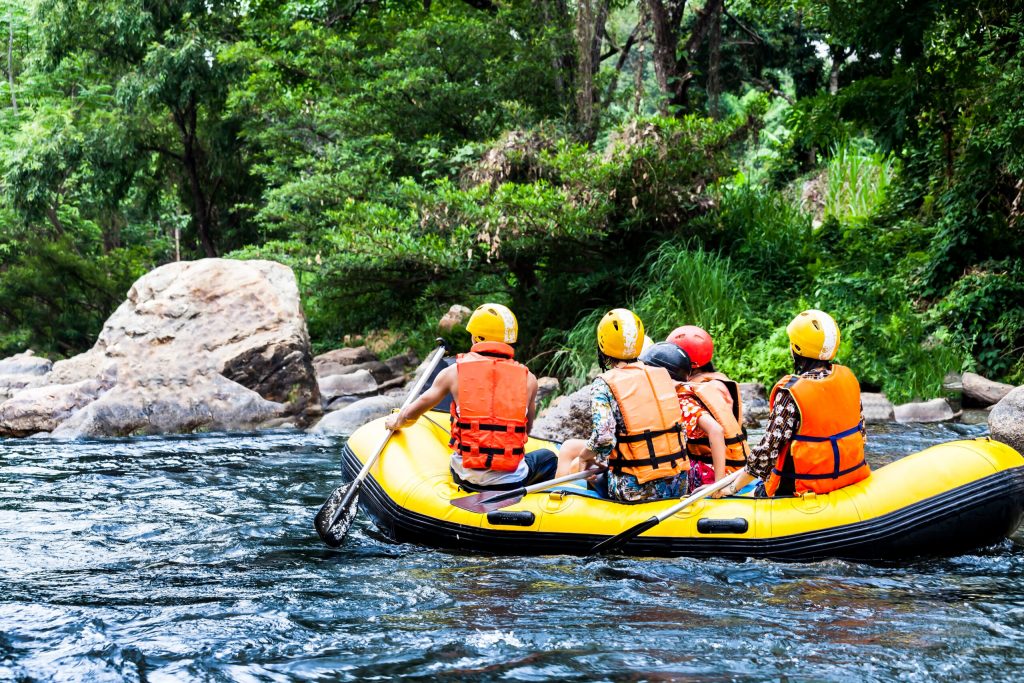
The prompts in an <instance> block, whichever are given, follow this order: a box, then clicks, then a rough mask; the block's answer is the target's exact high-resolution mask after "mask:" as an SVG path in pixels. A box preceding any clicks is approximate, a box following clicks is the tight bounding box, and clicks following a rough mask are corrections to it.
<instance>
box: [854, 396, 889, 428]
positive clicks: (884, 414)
mask: <svg viewBox="0 0 1024 683" xmlns="http://www.w3.org/2000/svg"><path fill="white" fill-rule="evenodd" d="M860 403H861V406H862V408H863V413H864V422H866V423H867V424H884V423H887V422H893V421H894V420H895V419H896V410H895V408H894V407H893V405H892V403H890V402H889V399H888V398H886V397H885V394H872V393H869V392H861V395H860Z"/></svg>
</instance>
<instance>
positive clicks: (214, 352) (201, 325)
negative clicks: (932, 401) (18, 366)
mask: <svg viewBox="0 0 1024 683" xmlns="http://www.w3.org/2000/svg"><path fill="white" fill-rule="evenodd" d="M46 380H47V382H48V383H49V384H51V385H76V384H79V383H81V382H85V381H87V380H96V381H99V382H100V383H101V384H103V383H105V382H108V383H109V384H110V385H111V387H112V388H111V389H110V390H109V391H106V392H105V393H103V394H101V395H98V396H97V397H96V398H95V400H94V401H93V402H91V403H89V404H88V405H86V406H78V405H77V404H76V407H77V408H78V412H75V413H73V414H71V415H70V416H67V419H66V420H64V421H63V422H62V423H61V424H60V425H59V426H58V427H57V428H55V429H53V433H54V436H110V435H123V434H135V433H163V432H187V431H193V430H195V429H221V428H223V429H235V428H245V427H249V426H252V425H256V424H260V423H262V422H265V421H266V420H268V419H271V418H273V417H278V416H281V415H282V414H283V415H285V416H288V415H293V416H295V418H296V420H297V421H299V422H304V423H308V421H309V420H310V419H312V418H314V417H316V416H318V415H319V414H320V412H321V408H320V395H319V391H318V389H317V384H316V377H315V375H314V373H313V364H312V359H311V355H310V351H309V335H308V333H307V332H306V321H305V317H304V316H303V313H302V307H301V303H300V301H299V292H298V287H297V286H296V282H295V275H294V273H292V271H291V269H290V268H288V267H286V266H283V265H281V264H279V263H273V262H271V261H235V260H229V259H203V260H200V261H190V262H178V263H171V264H168V265H165V266H162V267H160V268H157V269H155V270H153V271H151V272H150V273H148V274H146V275H144V276H143V277H141V278H139V280H137V281H136V282H135V284H134V285H132V287H131V289H130V290H129V291H128V297H127V300H126V301H124V302H123V303H122V304H121V305H120V306H119V307H118V309H117V310H116V311H115V312H114V313H113V315H111V316H110V318H108V319H107V322H106V323H105V324H104V326H103V330H102V332H100V335H99V338H98V339H97V341H96V344H95V345H94V346H93V348H92V349H90V350H89V351H87V352H86V353H83V354H80V355H78V356H75V357H74V358H69V359H67V360H64V361H59V362H57V363H54V364H53V368H52V370H51V372H50V373H49V374H48V375H47V376H46ZM50 391H58V390H56V389H50ZM20 393H21V392H19V394H16V395H15V396H14V397H12V398H11V399H9V400H8V401H7V402H5V403H4V404H3V405H0V411H5V413H4V414H5V415H6V419H7V420H8V421H9V422H10V423H11V424H15V423H17V424H19V425H21V426H23V427H28V423H27V422H26V420H28V419H29V418H30V417H31V414H32V413H31V410H30V409H29V406H30V405H31V403H30V402H28V401H26V402H24V403H22V402H21V400H20ZM31 396H32V395H29V398H31ZM19 406H20V407H21V408H19ZM19 409H23V410H25V411H26V412H24V414H18V410H19ZM55 415H59V416H62V417H63V415H62V414H60V413H59V412H56V413H55ZM22 418H25V419H22ZM19 420H20V421H19ZM50 423H51V420H48V419H43V418H42V417H41V416H40V417H39V419H38V420H37V424H36V427H38V429H36V431H48V427H49V425H50Z"/></svg>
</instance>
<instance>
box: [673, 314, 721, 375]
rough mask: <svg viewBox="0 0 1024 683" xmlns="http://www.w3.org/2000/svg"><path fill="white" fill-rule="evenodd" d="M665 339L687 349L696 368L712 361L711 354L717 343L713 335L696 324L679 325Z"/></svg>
mask: <svg viewBox="0 0 1024 683" xmlns="http://www.w3.org/2000/svg"><path fill="white" fill-rule="evenodd" d="M665 341H670V342H672V343H673V344H675V345H676V346H678V347H679V348H681V349H682V350H683V351H686V355H688V356H689V357H690V360H691V361H692V362H693V367H695V368H699V367H700V366H702V365H707V364H708V363H710V362H711V356H712V355H714V353H715V343H714V342H713V341H711V335H710V334H708V333H707V332H706V331H704V330H702V329H701V328H699V327H697V326H696V325H683V326H682V327H677V328H676V329H674V330H672V334H670V335H668V339H666V340H665Z"/></svg>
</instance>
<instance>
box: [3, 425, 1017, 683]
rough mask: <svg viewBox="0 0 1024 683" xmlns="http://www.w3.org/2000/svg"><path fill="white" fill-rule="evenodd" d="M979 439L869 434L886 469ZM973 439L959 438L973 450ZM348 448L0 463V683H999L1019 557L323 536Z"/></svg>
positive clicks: (70, 445)
mask: <svg viewBox="0 0 1024 683" xmlns="http://www.w3.org/2000/svg"><path fill="white" fill-rule="evenodd" d="M982 430H983V427H964V426H963V425H955V426H948V425H947V426H887V427H886V428H884V429H876V430H873V431H872V434H871V439H870V442H869V444H870V446H869V448H870V451H869V457H870V458H871V461H872V463H873V464H875V465H876V466H877V465H879V464H881V463H884V462H887V461H891V460H892V459H895V458H897V457H901V456H903V455H906V454H909V453H912V452H914V451H917V450H920V449H921V448H923V447H926V446H928V445H931V444H934V443H940V442H943V441H948V440H950V439H954V438H963V436H975V435H978V434H980V433H982ZM965 431H966V433H964V432H965ZM341 445H342V443H341V441H339V440H336V439H331V438H328V437H319V436H311V435H305V434H296V433H294V432H270V433H264V434H260V435H253V434H210V435H202V436H189V437H162V438H155V437H152V438H139V439H130V440H100V441H87V442H54V441H44V440H20V441H6V442H4V443H3V449H2V451H0V543H2V545H3V553H2V555H0V680H59V681H181V680H196V681H222V680H240V681H291V680H310V681H317V680H362V679H368V678H375V679H379V680H384V679H389V678H399V677H400V678H405V679H410V680H428V679H429V680H435V679H440V680H460V681H465V680H468V681H475V680H495V679H513V680H551V679H557V680H651V681H659V680H764V679H786V680H838V679H850V680H864V681H875V680H877V681H883V680H884V681H888V680H892V679H894V678H899V679H904V680H934V679H948V678H956V679H962V680H984V679H1005V678H1006V677H1007V674H1008V672H1013V671H1020V670H1021V669H1022V666H1024V578H1021V577H1022V575H1024V549H1022V548H1020V547H1018V546H1015V545H1013V544H1012V543H1010V542H1009V541H1007V542H1005V543H1004V544H1002V545H1000V546H998V547H997V548H994V549H991V550H988V551H986V552H983V553H980V554H978V555H973V556H968V557H961V558H954V559H948V560H927V561H920V562H915V563H904V564H900V565H891V566H890V565H884V564H883V565H873V566H869V565H857V564H850V563H846V562H839V561H828V562H818V563H812V564H777V563H771V562H766V561H747V562H726V561H721V560H691V559H677V560H659V559H628V558H615V559H606V558H602V559H598V560H589V561H588V560H584V559H580V558H570V557H542V558H502V557H475V556H471V555H459V554H448V553H440V552H435V551H431V550H428V549H424V548H420V547H416V546H397V545H393V544H390V543H388V542H386V541H384V540H382V539H381V538H380V537H379V535H378V534H376V533H375V532H374V530H373V529H372V528H371V527H370V526H369V525H368V522H367V521H366V520H365V519H360V520H359V521H358V522H357V523H356V525H355V526H354V527H353V529H352V531H351V532H350V534H349V538H348V539H347V541H346V543H345V545H344V546H343V547H342V548H341V549H339V550H337V551H334V550H329V549H327V548H325V547H324V546H322V545H321V544H320V543H319V540H318V539H317V537H316V534H315V532H314V531H313V530H312V527H311V520H312V516H313V514H314V512H315V511H316V509H317V507H318V506H319V505H320V503H321V502H322V500H323V497H324V496H326V495H327V494H328V493H329V492H330V490H331V489H332V488H333V487H334V486H335V485H337V484H338V483H339V481H340V477H341V469H340V466H339V463H338V457H337V456H338V452H339V449H340V447H341Z"/></svg>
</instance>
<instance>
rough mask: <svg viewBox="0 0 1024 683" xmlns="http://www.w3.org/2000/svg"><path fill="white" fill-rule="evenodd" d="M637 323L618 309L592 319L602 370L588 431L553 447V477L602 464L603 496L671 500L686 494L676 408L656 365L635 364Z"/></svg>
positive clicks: (671, 385)
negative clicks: (604, 475)
mask: <svg viewBox="0 0 1024 683" xmlns="http://www.w3.org/2000/svg"><path fill="white" fill-rule="evenodd" d="M643 342H644V326H643V323H642V322H641V321H640V318H638V317H637V316H636V314H635V313H633V312H632V311H629V310H627V309H624V308H616V309H615V310H612V311H609V312H608V313H607V314H606V315H605V316H604V317H603V318H602V319H601V321H600V323H598V326H597V346H598V360H599V362H600V365H601V369H602V370H604V373H602V374H601V375H600V376H599V377H597V378H596V379H595V380H594V383H593V385H592V391H591V411H592V413H593V418H592V419H593V425H594V427H593V431H592V432H591V435H590V438H589V439H588V440H586V441H583V440H582V439H570V440H568V441H566V442H565V443H564V444H562V448H561V450H560V452H559V455H558V459H559V471H558V474H559V475H563V474H569V473H570V472H579V471H582V470H583V469H585V468H587V467H588V466H590V465H591V464H595V463H596V464H598V465H607V466H608V477H607V484H608V491H607V492H608V497H610V498H612V499H613V500H622V501H640V500H658V499H661V498H678V497H680V496H683V495H685V494H686V493H687V491H688V486H687V480H688V472H689V469H690V463H689V461H688V460H687V458H686V449H685V447H684V441H683V439H684V437H683V426H682V424H680V418H681V416H682V415H681V412H680V410H679V400H678V398H677V397H676V389H675V382H674V381H673V380H672V378H671V376H670V375H669V373H668V371H667V370H666V369H665V368H663V367H655V366H650V365H645V364H644V363H642V362H640V361H638V360H637V359H638V357H639V355H640V353H641V350H642V348H643Z"/></svg>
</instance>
